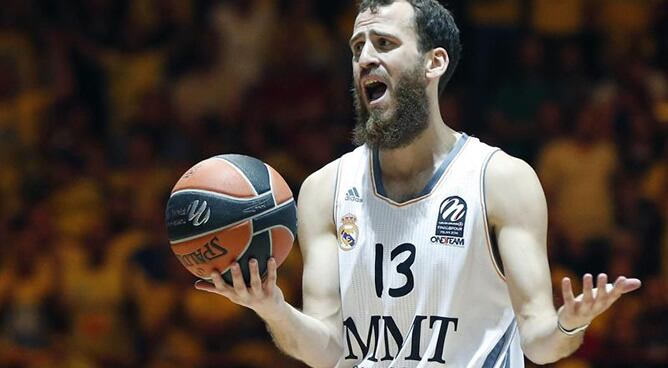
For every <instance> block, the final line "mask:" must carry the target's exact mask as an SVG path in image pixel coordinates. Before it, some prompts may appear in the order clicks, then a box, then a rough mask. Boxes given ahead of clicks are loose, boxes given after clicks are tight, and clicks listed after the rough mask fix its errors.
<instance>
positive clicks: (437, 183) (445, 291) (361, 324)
mask: <svg viewBox="0 0 668 368" xmlns="http://www.w3.org/2000/svg"><path fill="white" fill-rule="evenodd" d="M497 150H498V149H497V148H493V147H490V146H488V145H486V144H483V143H481V142H480V141H479V140H478V139H477V138H473V137H469V136H467V135H465V134H462V136H461V137H460V138H459V139H458V141H457V143H456V145H455V147H454V148H453V149H452V151H451V152H450V153H449V155H448V156H447V157H446V159H445V160H444V162H443V164H442V165H441V166H440V167H439V169H438V170H437V171H436V174H435V175H434V177H433V178H432V179H431V181H430V182H429V183H428V185H427V186H426V188H425V189H424V190H423V192H422V193H420V194H418V195H417V196H416V198H414V199H412V200H409V201H406V202H404V203H396V202H394V201H392V200H391V199H389V198H387V197H386V196H385V191H384V189H383V184H382V180H381V174H380V164H379V161H378V154H377V152H375V151H373V150H371V149H369V148H368V147H367V146H361V147H359V148H357V149H355V150H354V151H353V152H350V153H348V154H346V155H344V156H343V157H342V158H341V159H340V160H339V170H338V178H337V188H336V198H335V206H334V212H335V213H334V216H335V221H336V227H337V231H338V237H339V273H340V283H341V286H340V288H341V301H342V316H343V320H342V331H343V340H342V342H343V348H344V352H343V356H342V357H341V358H340V359H339V362H338V364H337V367H396V368H407V367H444V366H446V367H484V368H488V367H494V368H498V367H501V368H505V367H513V368H515V367H523V366H524V356H523V354H522V351H521V348H520V338H519V334H518V330H517V324H516V321H515V315H514V313H513V310H512V307H511V303H510V297H509V295H508V289H507V287H506V283H505V280H504V278H503V275H502V273H501V272H500V271H499V268H498V267H497V264H496V262H495V261H494V256H493V251H492V247H491V245H490V237H489V233H488V230H487V229H488V224H487V218H486V213H485V201H484V199H485V195H484V191H483V173H484V170H485V167H486V165H487V162H488V161H489V159H490V157H491V156H492V154H493V153H494V152H495V151H497Z"/></svg>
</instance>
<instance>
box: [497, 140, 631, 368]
mask: <svg viewBox="0 0 668 368" xmlns="http://www.w3.org/2000/svg"><path fill="white" fill-rule="evenodd" d="M485 188H486V193H487V205H488V215H489V219H490V224H491V225H492V227H493V230H494V232H495V234H496V238H497V240H498V246H499V251H500V254H501V260H502V262H503V266H504V271H505V274H506V277H507V282H508V290H509V293H510V298H511V301H512V304H513V309H514V310H515V314H516V316H517V320H518V325H519V328H520V336H521V339H522V348H523V350H524V353H525V355H526V356H527V357H528V358H529V359H531V360H532V361H533V362H535V363H538V364H545V363H550V362H554V361H557V360H559V359H561V358H563V357H566V356H568V355H570V354H572V353H573V352H574V351H575V350H577V348H578V347H579V346H580V344H582V336H583V335H584V333H578V334H575V335H567V334H565V333H563V332H561V331H560V330H559V328H558V324H557V322H558V321H559V323H560V324H561V326H562V327H564V328H565V329H567V330H572V329H575V328H577V327H580V326H584V325H587V324H588V323H590V322H591V320H593V319H594V318H595V317H596V316H598V315H599V314H601V313H603V312H604V311H605V310H606V309H608V308H609V307H610V305H612V303H614V302H615V301H616V300H617V299H618V298H619V297H620V296H621V295H622V294H624V293H627V292H630V291H632V290H635V289H637V288H638V287H640V281H639V280H637V279H626V278H624V277H620V278H618V279H617V281H616V282H615V284H614V287H608V288H607V289H606V284H607V276H606V275H604V274H601V275H599V277H598V280H597V288H593V280H592V276H591V275H589V274H587V275H585V276H584V278H583V293H582V294H581V295H579V296H578V297H577V298H575V297H574V296H573V291H572V289H571V282H570V279H568V278H564V280H563V281H562V294H563V296H564V302H565V304H564V306H563V307H562V308H560V310H559V313H557V311H556V310H555V307H554V304H553V301H552V285H551V278H550V269H549V265H548V260H547V249H546V248H547V247H546V241H547V240H546V239H547V205H546V201H545V196H544V194H543V190H542V188H541V185H540V182H539V181H538V178H537V176H536V174H535V173H534V171H533V169H531V167H530V166H529V165H527V164H526V163H525V162H523V161H521V160H519V159H516V158H513V157H511V156H509V155H507V154H505V153H503V152H499V153H496V154H495V155H494V156H493V157H492V159H491V160H490V163H489V166H488V169H487V172H486V174H485Z"/></svg>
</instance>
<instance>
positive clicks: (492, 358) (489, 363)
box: [482, 319, 515, 368]
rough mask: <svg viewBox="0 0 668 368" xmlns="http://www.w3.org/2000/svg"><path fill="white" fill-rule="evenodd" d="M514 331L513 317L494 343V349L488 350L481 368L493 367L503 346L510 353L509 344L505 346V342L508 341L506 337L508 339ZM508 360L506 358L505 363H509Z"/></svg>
mask: <svg viewBox="0 0 668 368" xmlns="http://www.w3.org/2000/svg"><path fill="white" fill-rule="evenodd" d="M514 331H515V319H513V321H512V322H510V326H508V329H506V332H504V334H503V336H501V338H500V339H499V341H498V342H497V343H496V345H494V349H492V351H490V352H489V355H487V358H485V362H484V363H483V364H482V368H492V367H494V366H495V365H496V363H497V362H498V360H499V356H500V355H501V352H502V350H503V348H504V347H505V348H506V349H507V350H508V353H510V344H507V346H506V342H507V341H508V339H510V337H511V336H512V334H513V332H514ZM506 358H508V354H506ZM509 362H510V360H508V361H507V362H506V364H509Z"/></svg>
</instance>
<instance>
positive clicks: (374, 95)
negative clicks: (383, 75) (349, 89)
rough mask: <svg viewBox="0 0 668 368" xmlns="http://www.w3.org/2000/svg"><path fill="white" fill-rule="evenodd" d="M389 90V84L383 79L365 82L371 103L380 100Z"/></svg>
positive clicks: (365, 89) (367, 95) (367, 97)
mask: <svg viewBox="0 0 668 368" xmlns="http://www.w3.org/2000/svg"><path fill="white" fill-rule="evenodd" d="M386 91H387V85H386V84H385V83H383V82H381V81H369V82H366V83H365V84H364V93H366V99H367V101H369V103H372V102H375V101H377V100H380V98H381V97H383V96H384V95H385V92H386Z"/></svg>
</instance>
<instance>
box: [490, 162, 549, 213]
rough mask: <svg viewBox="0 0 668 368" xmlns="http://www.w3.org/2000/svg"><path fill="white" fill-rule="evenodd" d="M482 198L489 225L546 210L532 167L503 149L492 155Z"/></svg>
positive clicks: (540, 187)
mask: <svg viewBox="0 0 668 368" xmlns="http://www.w3.org/2000/svg"><path fill="white" fill-rule="evenodd" d="M485 200H486V204H487V212H488V216H489V218H490V221H491V222H492V224H498V223H499V222H500V221H504V222H505V220H508V216H511V217H516V216H521V217H525V216H531V215H539V214H541V213H542V212H544V210H545V211H546V208H545V207H546V204H545V195H544V194H543V188H542V186H541V184H540V181H539V180H538V175H536V172H535V171H534V169H533V168H532V167H531V166H530V165H529V164H528V163H527V162H525V161H524V160H521V159H519V158H517V157H513V156H511V155H509V154H507V153H505V152H503V151H499V152H496V153H495V154H494V155H493V156H492V158H491V159H490V161H489V164H488V166H487V169H486V171H485ZM523 214H524V215H523Z"/></svg>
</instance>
